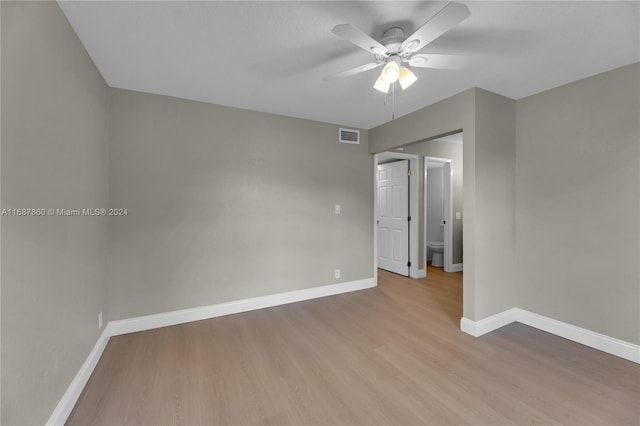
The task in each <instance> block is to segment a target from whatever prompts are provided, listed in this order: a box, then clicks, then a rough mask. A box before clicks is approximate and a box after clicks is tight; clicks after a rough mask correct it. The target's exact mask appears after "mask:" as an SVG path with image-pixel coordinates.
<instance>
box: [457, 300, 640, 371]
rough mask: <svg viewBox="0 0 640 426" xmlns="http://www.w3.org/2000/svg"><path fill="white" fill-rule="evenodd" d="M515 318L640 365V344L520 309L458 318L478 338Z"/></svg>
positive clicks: (468, 331)
mask: <svg viewBox="0 0 640 426" xmlns="http://www.w3.org/2000/svg"><path fill="white" fill-rule="evenodd" d="M515 321H517V322H519V323H522V324H526V325H528V326H530V327H534V328H537V329H539V330H542V331H546V332H547V333H551V334H554V335H556V336H560V337H564V338H565V339H569V340H572V341H574V342H578V343H581V344H583V345H585V346H589V347H591V348H594V349H598V350H600V351H603V352H606V353H608V354H611V355H615V356H618V357H620V358H624V359H626V360H628V361H632V362H635V363H638V364H640V345H636V344H633V343H630V342H625V341H624V340H620V339H616V338H614V337H610V336H607V335H604V334H600V333H596V332H595V331H591V330H587V329H586V328H582V327H577V326H575V325H572V324H568V323H566V322H562V321H558V320H555V319H553V318H549V317H545V316H543V315H538V314H535V313H533V312H529V311H526V310H524V309H520V308H512V309H508V310H506V311H504V312H501V313H499V314H496V315H492V316H490V317H488V318H484V319H481V320H479V321H472V320H470V319H468V318H464V317H462V318H461V319H460V330H462V331H464V332H465V333H467V334H470V335H472V336H474V337H479V336H482V335H483V334H486V333H489V332H491V331H493V330H496V329H498V328H500V327H503V326H505V325H507V324H510V323H512V322H515Z"/></svg>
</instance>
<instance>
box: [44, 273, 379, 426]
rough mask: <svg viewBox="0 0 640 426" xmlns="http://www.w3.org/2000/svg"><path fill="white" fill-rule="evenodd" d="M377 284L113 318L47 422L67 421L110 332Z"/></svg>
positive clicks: (331, 287) (367, 281)
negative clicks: (119, 318)
mask: <svg viewBox="0 0 640 426" xmlns="http://www.w3.org/2000/svg"><path fill="white" fill-rule="evenodd" d="M376 285H377V281H376V279H375V277H374V278H366V279H363V280H357V281H349V282H344V283H338V284H329V285H324V286H319V287H312V288H305V289H302V290H295V291H288V292H285V293H277V294H270V295H268V296H260V297H254V298H251V299H244V300H236V301H233V302H227V303H220V304H217V305H209V306H203V307H200V308H193V309H183V310H180V311H173V312H165V313H162V314H155V315H147V316H144V317H137V318H129V319H124V320H118V321H110V322H109V323H108V324H107V325H106V327H105V328H104V331H103V332H102V334H101V335H100V337H99V338H98V341H97V342H96V344H95V345H94V346H93V349H92V350H91V352H90V353H89V356H88V357H87V359H86V360H85V361H84V363H83V364H82V367H80V370H78V373H77V374H76V376H75V377H74V378H73V380H72V381H71V384H70V385H69V387H68V388H67V390H66V391H65V393H64V395H62V398H61V399H60V401H59V402H58V405H57V406H56V408H55V409H54V410H53V412H52V413H51V416H50V417H49V420H47V423H46V424H47V426H54V425H55V426H57V425H64V424H65V422H66V421H67V419H68V417H69V415H70V414H71V411H72V410H73V407H74V406H75V405H76V402H78V398H80V394H81V393H82V390H83V389H84V386H85V385H86V384H87V381H88V380H89V377H91V374H92V373H93V370H94V369H95V368H96V365H97V364H98V361H99V360H100V357H101V356H102V353H103V352H104V348H105V347H106V346H107V343H108V342H109V338H110V337H111V336H118V335H120V334H126V333H133V332H136V331H144V330H151V329H153V328H159V327H166V326H170V325H176V324H183V323H186V322H191V321H199V320H203V319H208V318H215V317H220V316H223V315H230V314H236V313H240V312H247V311H253V310H256V309H262V308H269V307H272V306H279V305H285V304H287V303H294V302H301V301H303V300H310V299H317V298H319V297H325V296H332V295H336V294H341V293H348V292H351V291H356V290H364V289H367V288H371V287H375V286H376Z"/></svg>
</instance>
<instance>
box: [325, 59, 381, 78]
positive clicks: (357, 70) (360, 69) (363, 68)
mask: <svg viewBox="0 0 640 426" xmlns="http://www.w3.org/2000/svg"><path fill="white" fill-rule="evenodd" d="M381 65H382V63H376V62H370V63H368V64H364V65H360V66H359V67H355V68H351V69H350V70H346V71H342V72H339V73H338V74H333V75H330V76H327V77H325V78H324V79H325V80H335V79H338V78H344V77H349V76H351V75H355V74H359V73H361V72H365V71H369V70H372V69H374V68H378V67H379V66H381Z"/></svg>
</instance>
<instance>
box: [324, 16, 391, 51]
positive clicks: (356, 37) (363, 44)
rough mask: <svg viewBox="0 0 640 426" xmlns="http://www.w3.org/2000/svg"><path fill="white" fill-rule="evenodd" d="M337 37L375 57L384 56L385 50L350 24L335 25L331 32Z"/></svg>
mask: <svg viewBox="0 0 640 426" xmlns="http://www.w3.org/2000/svg"><path fill="white" fill-rule="evenodd" d="M331 32H332V33H334V34H335V35H337V36H338V37H342V38H343V39H345V40H347V41H350V42H351V43H353V44H355V45H356V46H358V47H360V48H362V49H364V50H366V51H367V52H369V53H373V54H376V55H384V54H385V53H387V48H386V47H384V45H382V44H380V43H379V42H377V41H375V40H374V39H372V38H371V37H369V36H368V35H367V34H365V33H363V32H362V31H361V30H359V29H358V28H356V27H354V26H353V25H351V24H342V25H336V26H335V27H333V29H332V30H331Z"/></svg>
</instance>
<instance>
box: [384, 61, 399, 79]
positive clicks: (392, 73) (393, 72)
mask: <svg viewBox="0 0 640 426" xmlns="http://www.w3.org/2000/svg"><path fill="white" fill-rule="evenodd" d="M399 75H400V64H398V62H396V61H395V60H391V61H389V62H387V65H385V66H384V68H383V69H382V74H380V77H382V79H383V80H384V82H385V83H387V84H392V83H395V82H396V81H397V80H398V76H399Z"/></svg>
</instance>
